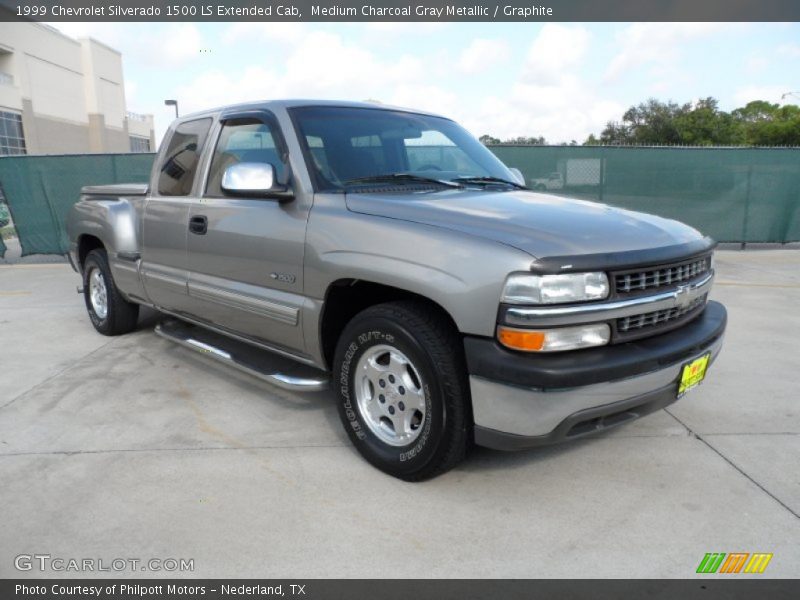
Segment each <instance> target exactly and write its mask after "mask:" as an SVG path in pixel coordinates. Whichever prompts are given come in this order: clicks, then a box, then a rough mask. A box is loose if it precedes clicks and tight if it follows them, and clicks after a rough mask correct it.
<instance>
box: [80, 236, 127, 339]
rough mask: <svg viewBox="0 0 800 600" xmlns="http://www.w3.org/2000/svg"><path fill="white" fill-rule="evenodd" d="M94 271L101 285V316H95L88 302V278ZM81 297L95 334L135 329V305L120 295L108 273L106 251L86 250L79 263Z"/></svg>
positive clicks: (92, 307) (90, 301)
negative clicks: (103, 299) (103, 304)
mask: <svg viewBox="0 0 800 600" xmlns="http://www.w3.org/2000/svg"><path fill="white" fill-rule="evenodd" d="M95 272H99V275H100V277H101V278H102V280H103V283H104V284H105V290H106V307H107V311H106V314H105V316H102V315H99V314H98V313H97V312H96V310H95V308H94V306H93V305H92V299H91V284H90V280H91V278H92V276H93V274H94V273H95ZM83 299H84V301H85V302H86V310H87V312H88V313H89V319H90V320H91V321H92V325H94V328H95V329H96V330H97V331H98V332H99V333H102V334H103V335H122V334H123V333H129V332H131V331H133V330H134V329H136V322H137V321H138V319H139V305H138V304H134V303H132V302H128V301H127V300H125V298H123V297H122V294H121V293H120V291H119V290H118V289H117V286H116V284H115V283H114V278H113V276H112V275H111V269H110V268H109V266H108V256H107V255H106V251H105V250H103V249H101V248H98V249H95V250H92V251H91V252H89V254H88V255H87V256H86V260H85V261H84V263H83Z"/></svg>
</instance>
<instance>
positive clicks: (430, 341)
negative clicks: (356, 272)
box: [334, 301, 471, 481]
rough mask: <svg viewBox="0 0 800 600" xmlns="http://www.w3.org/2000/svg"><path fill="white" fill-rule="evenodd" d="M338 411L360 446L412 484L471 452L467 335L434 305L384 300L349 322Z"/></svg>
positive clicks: (339, 367)
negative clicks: (462, 340) (464, 339)
mask: <svg viewBox="0 0 800 600" xmlns="http://www.w3.org/2000/svg"><path fill="white" fill-rule="evenodd" d="M334 372H335V376H336V386H337V390H338V393H339V414H340V416H341V418H342V422H343V424H344V426H345V429H346V430H347V433H348V435H349V436H350V439H351V440H352V442H353V444H354V445H355V447H356V449H358V451H359V452H360V453H361V454H362V455H363V456H364V458H366V459H367V460H368V461H369V462H370V463H372V464H373V465H374V466H376V467H378V468H379V469H381V470H382V471H384V472H386V473H389V474H390V475H393V476H395V477H399V478H400V479H404V480H406V481H418V480H422V479H428V478H430V477H433V476H435V475H438V474H440V473H443V472H444V471H447V470H449V469H451V468H452V467H454V466H455V465H456V464H457V463H458V462H459V461H461V460H462V459H463V457H464V456H465V454H466V450H467V446H468V443H469V439H470V432H471V416H470V411H469V407H470V399H469V386H468V383H467V377H466V368H465V365H464V360H463V352H462V349H461V343H460V338H459V336H458V333H457V332H456V331H455V330H454V328H453V326H452V325H451V323H450V322H449V321H448V320H447V319H446V318H445V316H444V315H442V314H441V312H440V311H439V310H437V309H436V308H435V307H432V306H428V305H426V304H424V303H421V302H406V301H404V302H391V303H387V304H380V305H377V306H373V307H371V308H368V309H366V310H364V311H363V312H361V313H359V314H358V315H356V316H355V317H354V318H353V320H352V321H350V323H349V324H348V325H347V327H345V330H344V331H343V332H342V335H341V336H340V338H339V342H338V344H337V349H336V356H335V359H334Z"/></svg>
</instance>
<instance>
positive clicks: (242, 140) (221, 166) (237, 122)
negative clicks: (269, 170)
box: [206, 119, 287, 196]
mask: <svg viewBox="0 0 800 600" xmlns="http://www.w3.org/2000/svg"><path fill="white" fill-rule="evenodd" d="M278 140H279V138H278V136H277V135H276V133H275V130H274V129H273V126H272V125H270V124H267V123H264V122H263V121H260V120H258V119H234V120H231V121H227V122H226V123H225V124H224V125H223V127H222V131H221V132H220V134H219V140H218V141H217V147H216V148H215V149H214V156H213V157H212V159H211V167H210V168H209V171H208V184H207V186H206V195H207V196H222V195H223V192H222V176H223V175H224V174H225V170H226V169H227V168H228V167H230V166H231V165H235V164H237V163H240V162H249V163H269V164H271V165H272V166H273V167H275V177H276V179H277V181H279V182H286V174H287V169H286V165H285V163H284V162H283V159H282V158H281V157H282V155H283V152H282V151H281V145H280V143H279V141H278Z"/></svg>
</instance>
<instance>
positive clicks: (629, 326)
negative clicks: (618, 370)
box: [617, 294, 707, 335]
mask: <svg viewBox="0 0 800 600" xmlns="http://www.w3.org/2000/svg"><path fill="white" fill-rule="evenodd" d="M706 296H707V295H706V294H704V295H702V296H699V297H697V298H695V299H694V300H692V301H691V302H690V303H689V304H688V305H686V306H673V307H672V308H665V309H662V310H654V311H652V312H647V313H642V314H640V315H631V316H628V317H622V318H620V319H617V332H618V333H620V334H623V335H624V334H631V333H634V332H636V333H639V332H641V333H645V332H647V333H649V332H650V330H651V329H656V328H657V329H659V330H661V329H666V328H667V326H670V325H678V324H679V323H680V321H683V320H688V319H689V318H690V317H691V316H693V315H692V313H695V312H700V310H702V308H703V306H705V303H706Z"/></svg>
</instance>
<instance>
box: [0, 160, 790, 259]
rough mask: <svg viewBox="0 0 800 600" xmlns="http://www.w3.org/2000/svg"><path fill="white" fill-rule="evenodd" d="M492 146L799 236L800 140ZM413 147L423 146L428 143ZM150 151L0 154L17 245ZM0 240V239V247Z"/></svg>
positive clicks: (626, 198)
mask: <svg viewBox="0 0 800 600" xmlns="http://www.w3.org/2000/svg"><path fill="white" fill-rule="evenodd" d="M490 149H491V150H492V152H494V153H495V154H496V155H497V156H498V157H499V158H500V159H501V160H502V161H503V162H505V163H506V164H507V165H508V166H510V167H517V168H518V169H520V170H521V171H522V173H523V174H524V176H525V182H526V184H527V185H528V186H529V187H531V188H533V189H535V190H538V191H542V192H546V193H550V194H556V195H559V196H569V197H577V198H581V199H586V200H593V201H598V202H604V203H607V204H611V205H614V206H619V207H623V208H629V209H633V210H638V211H643V212H648V213H653V214H656V215H660V216H663V217H668V218H672V219H677V220H679V221H683V222H685V223H688V224H690V225H692V226H694V227H696V228H697V229H699V230H700V231H702V232H703V233H704V234H707V235H710V236H711V237H713V238H714V239H716V240H717V241H720V242H745V243H746V242H771V243H776V242H777V243H786V242H795V241H800V149H798V148H677V147H676V148H670V147H657V148H641V147H601V146H491V147H490ZM429 150H430V152H432V153H435V152H437V151H440V150H441V149H437V148H430V149H429ZM416 151H417V152H418V153H419V152H422V153H423V154H424V152H425V151H426V150H425V149H424V148H417V149H416ZM153 157H154V155H153V154H114V155H97V154H92V155H69V156H8V157H0V187H2V190H3V193H4V194H5V197H6V201H7V204H8V208H9V211H10V216H11V220H12V221H13V226H14V227H15V228H16V233H17V235H18V236H19V243H20V245H21V247H22V252H21V253H22V255H23V256H25V255H30V254H64V253H65V252H66V251H67V249H68V240H67V237H66V232H65V229H64V224H65V219H66V215H67V212H68V211H69V208H70V206H72V203H73V202H75V201H76V200H77V199H78V197H79V195H80V188H81V187H82V186H84V185H100V184H111V183H123V182H131V183H133V182H142V183H143V182H146V181H147V180H148V178H149V174H150V167H151V165H152V162H153ZM0 202H1V201H0ZM6 229H8V226H7V228H6ZM6 234H8V232H7V231H6ZM5 250H6V246H5V244H4V243H3V242H2V241H0V257H2V256H4V254H5Z"/></svg>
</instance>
